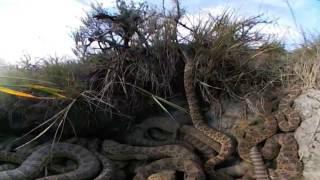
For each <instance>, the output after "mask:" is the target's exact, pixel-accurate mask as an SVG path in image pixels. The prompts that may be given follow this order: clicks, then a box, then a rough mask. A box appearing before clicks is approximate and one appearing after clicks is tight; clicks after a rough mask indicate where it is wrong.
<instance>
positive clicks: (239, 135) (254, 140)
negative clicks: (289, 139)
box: [233, 116, 278, 162]
mask: <svg viewBox="0 0 320 180" xmlns="http://www.w3.org/2000/svg"><path fill="white" fill-rule="evenodd" d="M260 118H263V119H264V123H263V126H262V127H261V128H259V127H258V126H250V124H248V123H247V122H246V120H241V121H242V122H239V125H238V126H235V127H234V129H233V132H234V135H235V137H236V139H237V141H238V153H239V156H240V157H241V159H243V160H245V161H247V162H252V161H251V158H250V150H251V148H252V147H254V146H256V145H257V144H259V143H261V142H263V141H264V140H266V139H268V138H269V137H271V136H272V135H274V134H276V132H277V129H278V124H277V121H276V120H275V119H274V118H273V116H268V117H267V116H260Z"/></svg>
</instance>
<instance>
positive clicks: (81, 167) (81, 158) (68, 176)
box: [0, 143, 100, 180]
mask: <svg viewBox="0 0 320 180" xmlns="http://www.w3.org/2000/svg"><path fill="white" fill-rule="evenodd" d="M52 157H67V158H70V159H73V160H75V161H77V163H78V168H77V169H76V170H74V171H71V172H68V173H64V174H59V175H53V176H48V177H44V178H39V180H45V179H48V180H53V179H59V180H75V179H88V178H92V177H94V176H95V175H96V174H97V173H98V171H99V169H100V163H99V161H98V160H97V158H96V157H95V156H94V155H92V153H90V152H89V151H88V150H86V149H84V148H82V147H81V146H78V145H73V144H67V143H57V144H55V145H54V146H52V145H51V144H47V145H44V146H42V147H40V148H39V149H37V150H36V151H34V152H33V153H32V154H31V155H30V156H28V157H27V158H26V160H25V161H23V162H22V164H21V165H20V166H19V167H18V168H16V169H13V170H7V171H2V172H0V179H1V180H27V179H35V178H36V177H37V176H38V175H39V174H40V173H41V171H42V170H43V168H44V167H45V166H46V165H47V164H48V163H49V162H50V159H51V158H52ZM8 160H12V159H11V158H9V159H8Z"/></svg>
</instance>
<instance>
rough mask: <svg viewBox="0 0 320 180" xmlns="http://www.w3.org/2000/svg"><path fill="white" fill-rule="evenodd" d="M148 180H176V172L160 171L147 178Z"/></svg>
mask: <svg viewBox="0 0 320 180" xmlns="http://www.w3.org/2000/svg"><path fill="white" fill-rule="evenodd" d="M148 180H176V171H172V170H169V171H161V172H158V173H155V174H152V175H151V176H149V177H148Z"/></svg>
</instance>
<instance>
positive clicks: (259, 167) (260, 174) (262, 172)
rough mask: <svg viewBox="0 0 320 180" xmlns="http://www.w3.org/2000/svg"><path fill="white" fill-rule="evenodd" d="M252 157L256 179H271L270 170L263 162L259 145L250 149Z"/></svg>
mask: <svg viewBox="0 0 320 180" xmlns="http://www.w3.org/2000/svg"><path fill="white" fill-rule="evenodd" d="M250 158H251V161H252V164H253V170H254V176H255V178H256V180H270V178H269V173H268V170H267V168H266V166H265V164H264V162H263V159H262V156H261V153H260V152H259V150H258V148H257V146H254V147H252V148H251V149H250Z"/></svg>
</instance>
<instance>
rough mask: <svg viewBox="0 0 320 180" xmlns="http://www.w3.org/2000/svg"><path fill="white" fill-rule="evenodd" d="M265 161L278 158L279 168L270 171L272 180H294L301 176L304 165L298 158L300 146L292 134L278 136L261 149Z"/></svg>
mask: <svg viewBox="0 0 320 180" xmlns="http://www.w3.org/2000/svg"><path fill="white" fill-rule="evenodd" d="M261 152H262V155H263V156H264V157H265V159H273V158H275V157H276V156H277V158H276V162H277V168H276V170H275V171H273V170H270V176H271V178H272V179H292V178H296V177H299V176H301V174H302V169H303V166H302V163H301V161H300V159H299V156H298V144H297V141H296V139H295V138H294V136H293V134H292V133H281V134H276V135H274V136H272V137H271V138H269V139H268V140H267V141H266V143H265V145H264V147H263V148H262V149H261Z"/></svg>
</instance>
